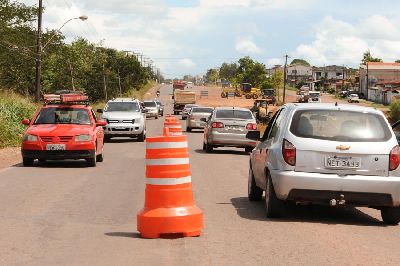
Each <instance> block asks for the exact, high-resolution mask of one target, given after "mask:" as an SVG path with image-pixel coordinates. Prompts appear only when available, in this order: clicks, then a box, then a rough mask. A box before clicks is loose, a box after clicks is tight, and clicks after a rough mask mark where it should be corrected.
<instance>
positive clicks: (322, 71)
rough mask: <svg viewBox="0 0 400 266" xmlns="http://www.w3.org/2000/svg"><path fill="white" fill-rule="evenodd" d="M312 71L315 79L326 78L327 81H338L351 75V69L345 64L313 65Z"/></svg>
mask: <svg viewBox="0 0 400 266" xmlns="http://www.w3.org/2000/svg"><path fill="white" fill-rule="evenodd" d="M312 71H313V79H314V80H321V79H325V80H326V81H332V82H333V81H334V82H336V81H338V80H342V79H343V78H344V79H347V78H348V77H349V69H348V68H346V67H344V66H337V65H331V66H324V67H313V69H312Z"/></svg>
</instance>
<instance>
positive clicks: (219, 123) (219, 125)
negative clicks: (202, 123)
mask: <svg viewBox="0 0 400 266" xmlns="http://www.w3.org/2000/svg"><path fill="white" fill-rule="evenodd" d="M211 127H212V128H224V124H223V123H221V122H213V123H212V124H211Z"/></svg>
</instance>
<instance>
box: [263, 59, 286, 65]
mask: <svg viewBox="0 0 400 266" xmlns="http://www.w3.org/2000/svg"><path fill="white" fill-rule="evenodd" d="M283 64H284V62H283V58H271V59H268V60H267V65H268V66H275V65H283Z"/></svg>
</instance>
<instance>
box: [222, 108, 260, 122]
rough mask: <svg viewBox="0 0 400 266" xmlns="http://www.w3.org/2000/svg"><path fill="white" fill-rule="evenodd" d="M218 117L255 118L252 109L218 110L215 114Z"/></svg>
mask: <svg viewBox="0 0 400 266" xmlns="http://www.w3.org/2000/svg"><path fill="white" fill-rule="evenodd" d="M215 117H216V118H231V119H232V118H234V119H246V120H248V119H253V116H252V114H251V112H250V111H243V110H218V111H217V113H216V114H215Z"/></svg>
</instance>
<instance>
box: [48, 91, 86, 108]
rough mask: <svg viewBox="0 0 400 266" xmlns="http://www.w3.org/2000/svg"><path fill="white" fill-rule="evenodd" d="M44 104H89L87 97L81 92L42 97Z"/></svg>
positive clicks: (65, 92)
mask: <svg viewBox="0 0 400 266" xmlns="http://www.w3.org/2000/svg"><path fill="white" fill-rule="evenodd" d="M43 99H44V103H45V104H85V105H88V104H89V97H88V96H87V95H85V94H83V93H82V92H69V91H60V92H56V93H54V94H45V95H43Z"/></svg>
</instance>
